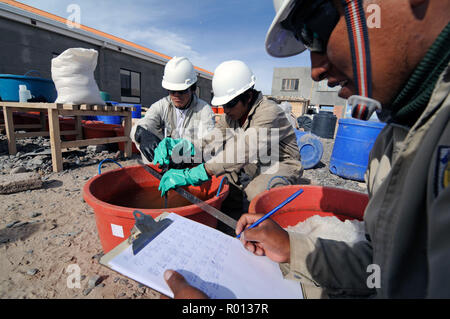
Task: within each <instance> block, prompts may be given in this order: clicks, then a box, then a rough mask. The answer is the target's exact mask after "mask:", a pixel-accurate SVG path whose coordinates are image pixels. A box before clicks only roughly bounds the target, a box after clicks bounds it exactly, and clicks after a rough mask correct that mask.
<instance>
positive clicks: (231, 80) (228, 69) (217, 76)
mask: <svg viewBox="0 0 450 319" xmlns="http://www.w3.org/2000/svg"><path fill="white" fill-rule="evenodd" d="M255 82H256V77H255V75H254V74H253V72H252V71H251V70H250V68H249V67H248V66H247V65H246V64H245V63H244V62H242V61H238V60H231V61H225V62H222V63H221V64H220V65H219V66H218V67H217V68H216V70H215V71H214V76H213V79H212V88H213V92H214V97H213V99H212V101H211V104H212V105H214V106H217V105H224V104H227V103H228V102H229V101H231V100H232V99H234V98H235V97H236V96H238V95H239V94H241V93H244V92H245V91H247V90H248V89H250V88H251V87H253V86H254V85H255Z"/></svg>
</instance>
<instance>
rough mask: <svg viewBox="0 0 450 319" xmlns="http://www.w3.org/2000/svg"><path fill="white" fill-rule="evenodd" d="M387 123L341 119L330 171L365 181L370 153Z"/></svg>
mask: <svg viewBox="0 0 450 319" xmlns="http://www.w3.org/2000/svg"><path fill="white" fill-rule="evenodd" d="M385 125H386V123H381V122H373V121H361V120H356V119H350V118H348V119H340V120H339V126H338V131H337V134H336V139H335V141H334V146H333V152H332V154H331V159H330V172H331V173H333V174H335V175H338V176H341V177H345V178H348V179H352V180H356V181H364V173H365V172H366V169H367V165H368V162H369V153H370V151H371V150H372V147H373V144H374V142H375V140H376V138H377V136H378V134H379V133H380V131H381V130H382V129H383V127H384V126H385Z"/></svg>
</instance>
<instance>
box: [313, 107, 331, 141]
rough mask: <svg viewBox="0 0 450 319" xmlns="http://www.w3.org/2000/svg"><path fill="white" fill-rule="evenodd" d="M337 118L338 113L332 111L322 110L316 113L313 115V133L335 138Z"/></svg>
mask: <svg viewBox="0 0 450 319" xmlns="http://www.w3.org/2000/svg"><path fill="white" fill-rule="evenodd" d="M336 119H337V117H336V115H334V114H333V113H332V112H327V111H320V112H319V114H315V115H314V117H313V122H312V128H311V133H313V134H315V135H317V136H320V137H323V138H328V139H330V138H333V137H334V130H335V128H336Z"/></svg>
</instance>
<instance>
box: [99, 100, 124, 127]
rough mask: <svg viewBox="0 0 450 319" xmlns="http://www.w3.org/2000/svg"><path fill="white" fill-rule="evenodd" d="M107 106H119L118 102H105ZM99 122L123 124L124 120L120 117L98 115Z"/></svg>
mask: <svg viewBox="0 0 450 319" xmlns="http://www.w3.org/2000/svg"><path fill="white" fill-rule="evenodd" d="M105 102H106V104H110V105H118V104H119V103H118V102H114V101H108V100H105ZM96 119H97V121H102V122H103V123H105V124H122V118H121V117H120V116H118V115H97V116H96Z"/></svg>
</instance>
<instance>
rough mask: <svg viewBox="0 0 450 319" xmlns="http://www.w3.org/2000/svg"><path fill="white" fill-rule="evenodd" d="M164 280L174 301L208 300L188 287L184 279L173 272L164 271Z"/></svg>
mask: <svg viewBox="0 0 450 319" xmlns="http://www.w3.org/2000/svg"><path fill="white" fill-rule="evenodd" d="M164 280H165V281H166V282H167V284H168V285H169V288H170V289H171V290H172V292H173V295H174V299H208V296H207V295H206V294H205V293H203V292H202V291H200V290H199V289H197V288H194V287H192V286H191V285H189V284H188V283H187V281H186V279H184V277H183V276H182V275H180V274H179V273H177V272H176V271H174V270H166V271H165V272H164ZM161 299H169V297H167V296H164V295H161Z"/></svg>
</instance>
